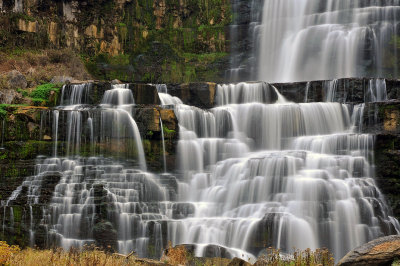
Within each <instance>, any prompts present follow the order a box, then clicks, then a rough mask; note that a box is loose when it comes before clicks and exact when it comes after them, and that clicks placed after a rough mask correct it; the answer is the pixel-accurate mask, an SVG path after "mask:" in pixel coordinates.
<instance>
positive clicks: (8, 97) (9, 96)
mask: <svg viewBox="0 0 400 266" xmlns="http://www.w3.org/2000/svg"><path fill="white" fill-rule="evenodd" d="M20 98H21V95H20V94H19V93H18V92H17V91H15V90H1V91H0V103H4V104H12V103H17V102H18V101H19V99H20Z"/></svg>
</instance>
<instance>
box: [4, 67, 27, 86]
mask: <svg viewBox="0 0 400 266" xmlns="http://www.w3.org/2000/svg"><path fill="white" fill-rule="evenodd" d="M7 79H8V82H7V83H8V87H9V88H10V89H13V90H16V89H26V86H28V83H27V81H26V78H25V76H24V75H22V74H21V72H19V71H17V70H13V71H10V72H8V73H7Z"/></svg>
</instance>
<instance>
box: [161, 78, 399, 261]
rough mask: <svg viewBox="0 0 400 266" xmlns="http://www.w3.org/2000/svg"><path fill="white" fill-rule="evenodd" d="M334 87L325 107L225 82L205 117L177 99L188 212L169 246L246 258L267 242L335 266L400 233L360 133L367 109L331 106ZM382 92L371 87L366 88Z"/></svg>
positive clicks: (369, 140) (175, 225)
mask: <svg viewBox="0 0 400 266" xmlns="http://www.w3.org/2000/svg"><path fill="white" fill-rule="evenodd" d="M336 84H337V81H335V80H334V81H331V82H327V84H326V86H325V87H326V90H328V91H330V92H328V93H327V95H328V97H327V99H326V100H327V102H324V103H300V104H295V103H291V102H288V101H285V100H284V98H283V97H282V95H280V94H279V93H278V92H277V90H276V89H275V88H274V87H273V86H271V85H269V84H267V83H264V82H258V83H239V84H226V85H219V86H218V88H217V95H216V101H217V102H218V106H217V107H215V108H212V109H211V110H208V111H205V110H201V109H198V108H196V107H191V106H187V105H184V104H182V103H180V102H176V103H175V112H176V115H177V117H178V120H179V125H180V140H179V142H178V147H177V149H178V156H179V160H178V163H179V170H180V171H181V172H182V173H183V177H182V179H181V180H180V183H179V200H180V202H182V204H183V202H185V206H186V208H189V209H191V211H190V212H189V213H187V214H186V215H184V216H183V218H181V219H179V220H176V219H175V220H170V221H169V223H168V237H169V240H171V241H172V243H173V245H176V244H187V243H194V244H196V246H197V249H196V255H199V256H201V255H204V252H205V247H207V246H210V245H218V246H222V247H224V248H225V249H227V250H228V251H229V253H230V254H231V256H237V255H240V256H242V255H243V256H246V258H247V257H248V258H253V257H254V256H257V255H258V254H260V253H261V252H262V249H263V245H267V246H273V247H275V248H280V249H281V250H282V252H292V251H293V250H292V248H296V249H306V248H311V249H316V248H320V247H327V248H329V250H331V251H332V252H333V254H334V256H335V258H336V259H339V258H341V257H343V256H344V255H345V254H346V253H347V252H348V251H349V250H350V249H352V248H354V247H356V246H359V245H361V244H363V243H365V242H367V241H369V240H372V239H374V238H377V237H379V236H382V235H385V234H388V233H389V234H390V233H398V232H399V229H400V228H399V226H398V223H397V222H396V221H395V219H394V218H393V217H391V216H390V213H391V212H390V210H389V209H388V207H387V205H386V203H385V200H384V198H383V195H382V194H381V193H380V192H379V189H378V188H377V187H376V185H375V183H374V180H373V176H374V173H373V166H372V165H371V163H372V161H371V160H372V158H373V136H372V135H368V134H359V133H358V132H359V131H358V128H359V126H360V124H362V122H361V121H360V117H361V116H362V111H361V110H360V108H361V105H360V106H356V107H355V108H351V105H348V104H345V103H343V104H341V103H337V102H335V100H336V97H335V90H336ZM376 84H380V85H382V86H378V85H376ZM307 86H309V84H308V85H307ZM383 88H384V86H383V82H382V81H381V80H372V81H371V82H370V85H369V87H368V89H367V90H372V91H373V93H372V94H373V95H384V91H385V89H383ZM160 94H161V93H160ZM162 97H163V98H169V99H171V98H172V96H166V95H163V96H162ZM384 97H385V96H379V97H375V98H376V99H378V98H379V99H383V98H384ZM372 100H373V99H372ZM168 103H169V104H171V103H172V102H171V101H169V102H168ZM362 106H363V105H362ZM257 243H263V245H259V244H257Z"/></svg>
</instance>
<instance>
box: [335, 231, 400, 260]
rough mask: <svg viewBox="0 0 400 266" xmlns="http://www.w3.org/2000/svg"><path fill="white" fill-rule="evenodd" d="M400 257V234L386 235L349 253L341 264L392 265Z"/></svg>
mask: <svg viewBox="0 0 400 266" xmlns="http://www.w3.org/2000/svg"><path fill="white" fill-rule="evenodd" d="M398 258H400V236H397V235H393V236H386V237H381V238H378V239H375V240H373V241H371V242H368V243H366V244H364V245H362V246H360V247H358V248H356V249H354V250H352V251H350V252H349V253H347V255H346V256H344V257H343V258H342V259H341V260H340V261H339V264H338V265H339V266H347V265H353V266H357V265H391V264H392V263H393V261H395V260H396V259H398Z"/></svg>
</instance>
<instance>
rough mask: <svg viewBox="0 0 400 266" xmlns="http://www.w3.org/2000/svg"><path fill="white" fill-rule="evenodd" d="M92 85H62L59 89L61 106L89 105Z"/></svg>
mask: <svg viewBox="0 0 400 266" xmlns="http://www.w3.org/2000/svg"><path fill="white" fill-rule="evenodd" d="M92 86H93V84H92V83H83V84H70V85H64V86H63V87H62V89H61V101H60V105H61V106H67V105H79V104H89V103H90V102H89V96H90V91H91V89H92Z"/></svg>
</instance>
